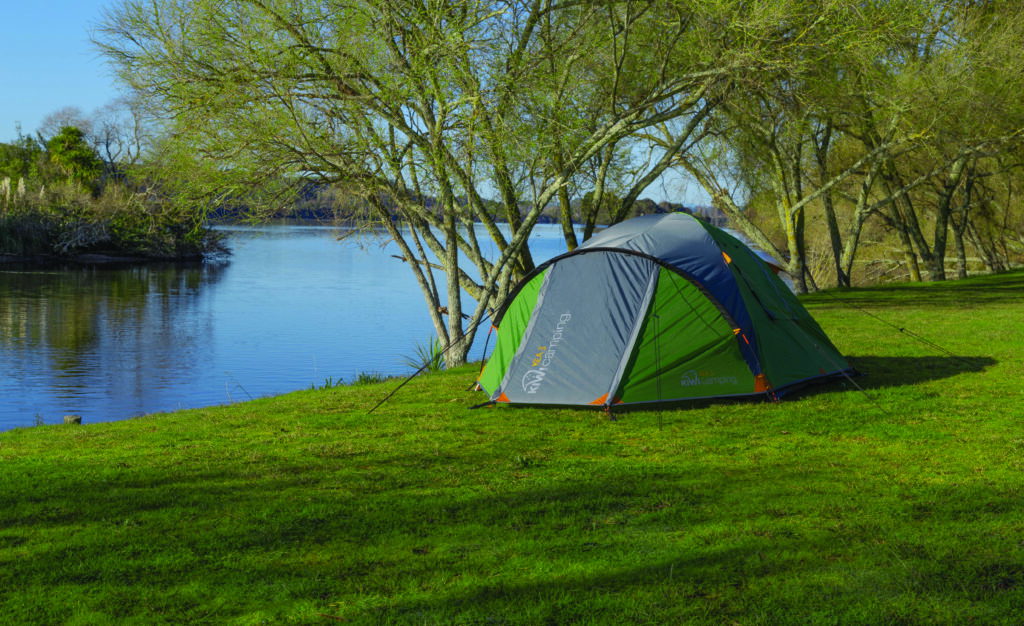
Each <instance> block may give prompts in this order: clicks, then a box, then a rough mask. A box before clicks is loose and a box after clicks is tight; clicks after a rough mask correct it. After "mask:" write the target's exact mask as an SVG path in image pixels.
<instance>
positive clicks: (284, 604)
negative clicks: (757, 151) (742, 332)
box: [0, 272, 1024, 624]
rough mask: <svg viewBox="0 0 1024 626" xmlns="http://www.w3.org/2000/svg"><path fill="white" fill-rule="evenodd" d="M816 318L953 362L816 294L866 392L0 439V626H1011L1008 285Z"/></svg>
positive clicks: (882, 299)
mask: <svg viewBox="0 0 1024 626" xmlns="http://www.w3.org/2000/svg"><path fill="white" fill-rule="evenodd" d="M836 295H838V297H841V298H843V299H844V300H847V301H849V302H850V303H852V304H855V305H856V306H858V307H861V308H863V309H865V310H866V311H868V312H870V313H871V314H872V315H876V316H878V317H880V318H883V319H884V320H886V321H888V322H891V323H893V324H896V325H897V326H900V327H905V328H908V329H911V330H913V331H914V332H916V333H918V334H920V335H922V336H924V337H926V338H927V339H929V340H931V341H933V342H935V343H937V344H939V345H941V346H942V347H944V348H946V349H948V350H949V351H950V352H951V353H952V355H950V354H946V353H944V352H940V351H936V350H935V349H933V348H930V347H928V346H926V345H924V344H922V343H920V342H918V341H915V340H914V339H912V338H909V337H908V336H906V333H900V332H899V331H898V330H896V329H893V328H891V327H889V326H887V325H886V324H883V323H881V322H879V321H878V320H875V319H873V318H871V317H869V316H867V315H865V314H863V313H860V312H857V311H855V310H852V309H850V308H849V307H848V306H846V305H845V304H841V303H839V302H837V301H835V300H834V299H833V298H832V297H830V296H828V295H817V296H814V297H811V298H808V299H807V300H806V302H807V304H808V307H809V308H810V309H811V311H812V313H813V314H814V315H815V317H816V318H817V319H818V320H819V321H820V322H821V324H822V326H823V327H824V328H825V330H826V331H827V332H828V333H829V334H830V336H831V337H832V338H833V340H834V341H835V342H836V344H837V345H838V346H839V348H840V349H841V350H842V351H843V352H844V353H845V354H848V355H849V356H850V358H851V360H852V362H853V363H854V364H855V365H856V366H857V367H859V368H860V369H863V370H865V371H866V372H867V373H868V376H866V377H863V378H859V379H857V382H858V384H860V385H861V386H863V387H864V389H865V391H866V393H867V394H869V395H870V396H871V399H869V398H868V397H866V396H865V395H863V394H861V393H860V392H858V391H857V390H855V389H853V388H852V386H851V385H850V384H849V383H847V384H846V385H845V386H844V385H843V384H842V383H835V384H830V385H825V386H820V387H818V388H814V389H811V390H808V391H806V392H805V393H803V394H802V395H798V396H795V397H792V398H789V399H786V400H784V401H783V402H782V403H781V404H778V405H776V404H771V403H765V402H704V403H700V404H693V405H687V406H684V407H682V408H677V409H674V410H666V411H664V412H661V413H658V412H655V411H649V412H639V411H638V412H628V413H622V414H619V415H618V416H617V417H618V419H617V421H611V420H608V419H607V418H606V417H605V416H604V415H603V414H601V413H600V412H593V411H583V410H549V409H543V410H542V409H534V408H510V407H504V408H492V409H480V410H475V411H474V410H469V408H468V407H469V406H470V405H472V404H475V403H477V402H479V401H481V400H482V397H481V394H479V393H472V392H466V391H465V389H466V387H467V386H468V385H469V384H470V383H471V382H472V380H473V378H474V376H475V374H476V369H475V368H462V369H456V370H453V371H448V372H443V373H439V374H434V375H431V376H424V377H420V378H417V379H415V380H414V381H412V382H411V383H409V384H408V385H407V386H406V387H405V388H404V389H402V390H401V392H399V394H398V395H397V396H396V397H395V398H393V399H392V400H391V401H389V402H388V403H387V404H385V405H384V406H382V407H381V408H380V409H378V410H377V411H376V412H375V413H374V414H373V415H372V416H370V417H367V416H366V412H367V410H368V409H369V408H370V407H372V406H373V405H374V404H376V403H377V402H378V401H379V400H380V399H381V398H382V397H383V396H384V395H385V394H386V393H388V392H389V391H390V390H391V389H393V388H394V386H395V385H397V384H398V382H397V381H388V382H385V383H383V384H379V385H372V386H355V387H332V388H331V389H321V390H315V391H305V392H298V393H294V394H290V395H287V396H283V397H279V398H273V399H263V400H257V401H254V402H247V403H243V404H236V405H233V406H227V407H217V408H209V409H202V410H193V411H182V412H177V413H173V414H168V415H157V416H148V417H143V418H138V419H133V420H128V421H123V422H117V423H108V424H86V425H84V426H78V427H73V426H48V427H41V428H24V429H19V430H15V431H10V432H6V433H0V622H3V623H19V624H24V623H41V624H53V623H67V624H106V623H144V624H160V623H174V624H178V623H185V622H196V623H203V622H206V623H217V624H225V623H226V624H262V623H283V624H296V623H304V624H329V623H350V624H574V623H580V624H583V623H586V624H629V623H634V624H681V623H695V624H784V623H801V624H890V623H891V624H935V623H939V624H961V623H975V624H998V623H1006V624H1019V623H1021V622H1022V621H1024V428H1022V425H1021V416H1022V415H1024V393H1022V381H1024V365H1022V363H1024V357H1022V356H1021V355H1022V354H1024V340H1022V334H1021V329H1022V327H1024V273H1022V272H1017V273H1013V274H1007V275H1002V276H995V277H986V278H979V279H971V280H969V281H965V282H956V283H947V284H938V285H914V286H911V285H898V286H891V287H884V288H877V289H866V290H854V291H847V292H841V293H838V294H836ZM659 422H660V423H663V427H662V428H659Z"/></svg>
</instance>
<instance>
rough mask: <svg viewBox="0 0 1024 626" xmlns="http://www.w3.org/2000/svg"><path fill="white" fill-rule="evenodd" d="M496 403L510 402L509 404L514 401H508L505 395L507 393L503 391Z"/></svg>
mask: <svg viewBox="0 0 1024 626" xmlns="http://www.w3.org/2000/svg"><path fill="white" fill-rule="evenodd" d="M495 402H508V403H511V402H512V401H511V400H509V399H508V396H506V395H505V392H504V391H502V392H501V395H500V396H498V399H497V400H495Z"/></svg>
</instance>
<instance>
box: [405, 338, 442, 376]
mask: <svg viewBox="0 0 1024 626" xmlns="http://www.w3.org/2000/svg"><path fill="white" fill-rule="evenodd" d="M402 364H403V365H406V366H408V367H410V368H412V369H414V370H420V369H425V370H426V371H427V372H431V373H433V372H439V371H441V370H442V369H444V348H443V347H442V346H441V340H440V339H439V338H438V337H436V336H432V337H430V338H429V339H427V342H426V343H424V344H420V343H417V344H416V353H415V355H413V356H406V357H403V358H402Z"/></svg>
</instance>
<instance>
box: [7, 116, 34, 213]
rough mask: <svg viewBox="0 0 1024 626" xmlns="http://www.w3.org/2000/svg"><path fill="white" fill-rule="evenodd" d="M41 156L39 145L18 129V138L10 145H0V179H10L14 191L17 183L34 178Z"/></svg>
mask: <svg viewBox="0 0 1024 626" xmlns="http://www.w3.org/2000/svg"><path fill="white" fill-rule="evenodd" d="M42 154H43V149H42V147H41V146H40V145H39V143H38V142H37V141H36V140H35V139H33V138H32V137H28V136H26V135H22V134H21V129H20V128H19V129H18V137H17V139H15V140H14V141H13V142H12V143H0V179H3V178H9V179H11V186H12V189H15V188H17V185H18V181H20V180H25V179H34V178H36V177H37V176H38V174H39V161H40V159H41V158H42ZM0 202H2V200H0Z"/></svg>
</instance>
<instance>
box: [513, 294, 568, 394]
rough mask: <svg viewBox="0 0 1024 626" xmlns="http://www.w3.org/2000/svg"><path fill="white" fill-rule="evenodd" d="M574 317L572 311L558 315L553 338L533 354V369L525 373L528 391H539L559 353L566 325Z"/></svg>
mask: <svg viewBox="0 0 1024 626" xmlns="http://www.w3.org/2000/svg"><path fill="white" fill-rule="evenodd" d="M571 319H572V313H562V314H561V315H560V316H559V317H558V323H557V324H556V325H555V330H554V332H552V333H551V340H550V341H548V344H547V345H546V346H539V347H538V348H537V353H536V354H534V355H533V361H531V362H530V365H531V366H532V367H533V369H531V370H529V371H528V372H526V373H525V374H523V391H525V392H526V393H537V390H538V389H540V385H541V383H542V382H544V377H545V376H547V375H548V368H549V367H551V363H552V362H553V361H554V360H555V357H556V356H557V355H558V344H560V343H562V337H563V336H564V335H563V333H564V332H565V327H566V326H567V325H568V324H569V320H571Z"/></svg>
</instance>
